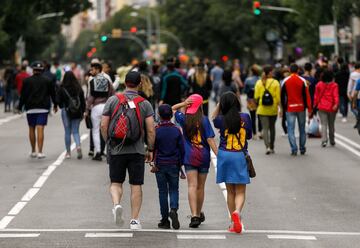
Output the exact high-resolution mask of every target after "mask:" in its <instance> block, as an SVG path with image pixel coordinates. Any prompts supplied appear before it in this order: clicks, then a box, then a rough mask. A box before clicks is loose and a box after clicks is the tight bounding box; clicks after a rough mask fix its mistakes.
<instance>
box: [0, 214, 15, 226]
mask: <svg viewBox="0 0 360 248" xmlns="http://www.w3.org/2000/svg"><path fill="white" fill-rule="evenodd" d="M14 218H15V216H5V217H4V218H2V219H1V220H0V229H4V228H5V227H7V225H9V223H10V222H11V221H12V220H13V219H14Z"/></svg>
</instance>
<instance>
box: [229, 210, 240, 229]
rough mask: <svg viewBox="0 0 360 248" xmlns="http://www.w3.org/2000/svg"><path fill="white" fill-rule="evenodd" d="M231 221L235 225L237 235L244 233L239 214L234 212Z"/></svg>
mask: <svg viewBox="0 0 360 248" xmlns="http://www.w3.org/2000/svg"><path fill="white" fill-rule="evenodd" d="M231 219H232V221H233V223H234V231H235V232H236V233H241V231H242V224H241V219H240V215H239V213H238V212H236V211H234V212H233V213H232V215H231Z"/></svg>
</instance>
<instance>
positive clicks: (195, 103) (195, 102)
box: [186, 94, 203, 115]
mask: <svg viewBox="0 0 360 248" xmlns="http://www.w3.org/2000/svg"><path fill="white" fill-rule="evenodd" d="M189 99H190V100H191V101H192V104H191V105H190V107H188V108H187V109H186V114H190V115H193V114H195V113H196V112H197V111H198V109H199V107H200V106H201V105H202V103H203V98H202V96H200V95H198V94H193V95H191V96H189Z"/></svg>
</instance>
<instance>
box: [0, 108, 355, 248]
mask: <svg viewBox="0 0 360 248" xmlns="http://www.w3.org/2000/svg"><path fill="white" fill-rule="evenodd" d="M339 120H340V119H339ZM339 120H337V122H336V132H337V134H338V135H337V145H336V146H335V147H333V148H332V147H327V148H321V146H320V140H318V139H310V140H308V143H307V149H308V153H307V154H306V155H305V156H297V157H291V156H290V148H289V145H288V140H287V137H284V136H281V133H282V131H281V130H280V129H281V128H280V121H279V120H278V123H277V125H278V126H277V137H276V143H275V151H276V154H275V155H271V156H266V155H265V148H264V144H263V141H262V140H255V141H250V143H249V151H250V153H251V154H252V157H253V161H254V165H255V166H256V169H257V177H256V178H255V179H254V180H253V181H252V184H250V185H249V187H248V190H247V201H246V205H245V208H244V214H243V220H244V225H245V228H246V231H245V232H244V233H243V234H242V235H237V234H230V233H228V232H227V231H226V230H227V227H228V225H229V221H228V213H227V207H226V202H225V199H224V194H223V193H224V189H223V188H222V187H221V186H220V187H219V186H218V185H216V184H215V170H214V166H215V164H216V159H213V167H212V168H211V172H210V173H209V176H208V180H207V184H206V195H205V196H206V199H205V204H204V212H205V215H206V221H205V223H204V224H202V225H201V227H200V228H199V229H196V230H190V229H189V228H188V224H189V222H190V219H189V217H188V216H189V215H190V210H189V206H188V201H187V184H186V181H184V180H182V181H181V186H180V209H179V219H180V223H181V228H180V230H178V231H173V230H160V229H157V223H158V221H159V219H160V213H159V203H158V197H157V187H156V181H155V176H154V175H153V174H151V173H150V172H149V169H147V171H146V176H145V185H144V187H143V195H144V199H143V205H142V211H141V215H140V219H141V222H142V225H143V230H140V231H130V230H129V229H128V225H127V222H126V224H125V225H124V227H122V228H123V229H119V227H117V226H116V225H115V224H114V222H113V216H112V213H111V208H112V204H111V200H110V195H109V193H108V186H109V179H108V168H107V165H106V163H105V162H100V163H97V162H94V161H91V160H90V159H88V158H87V156H86V157H85V158H84V159H83V160H76V158H72V159H71V160H64V153H63V150H64V144H63V143H64V141H63V132H64V130H63V127H62V124H61V118H60V115H59V114H55V115H53V116H52V117H49V124H48V126H47V128H46V130H45V135H46V136H45V146H44V152H45V153H46V155H47V157H46V159H44V160H38V159H30V158H29V156H28V153H29V144H28V140H27V125H26V119H25V117H24V116H16V117H14V116H13V115H4V114H3V113H1V114H0V137H1V142H0V154H1V157H2V160H1V162H0V199H1V204H0V228H1V229H0V247H2V248H7V247H11V248H13V247H199V246H200V247H228V246H236V247H357V246H358V243H359V242H360V222H359V221H358V216H359V210H360V207H359V202H360V195H359V194H358V192H359V191H360V184H359V183H358V182H359V169H360V168H359V156H360V147H359V144H360V137H359V136H358V135H357V134H356V133H355V131H354V130H353V129H352V125H353V124H352V122H353V120H352V119H349V122H348V123H341V122H340V121H339ZM81 134H82V139H83V145H82V146H83V150H84V153H87V150H88V146H89V144H88V142H89V139H88V130H86V128H85V124H84V123H82V124H81ZM351 141H353V143H351ZM125 185H126V186H125V193H124V198H123V207H124V215H125V216H124V217H125V220H129V219H130V216H129V214H130V203H129V186H128V184H127V183H126V184H125Z"/></svg>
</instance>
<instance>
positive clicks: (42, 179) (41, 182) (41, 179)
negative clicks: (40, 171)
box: [33, 175, 49, 188]
mask: <svg viewBox="0 0 360 248" xmlns="http://www.w3.org/2000/svg"><path fill="white" fill-rule="evenodd" d="M48 178H49V176H44V175H41V176H40V177H39V179H38V180H37V181H36V182H35V183H34V186H33V187H34V188H41V187H42V186H43V185H44V183H45V182H46V180H47V179H48Z"/></svg>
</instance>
